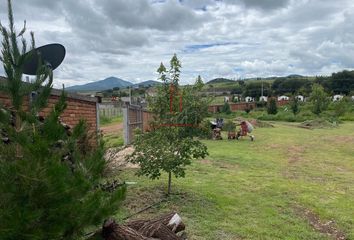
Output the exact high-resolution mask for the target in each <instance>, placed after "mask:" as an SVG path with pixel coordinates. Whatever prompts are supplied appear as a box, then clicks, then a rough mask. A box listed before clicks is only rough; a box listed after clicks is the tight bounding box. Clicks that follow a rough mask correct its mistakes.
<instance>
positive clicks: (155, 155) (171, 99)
mask: <svg viewBox="0 0 354 240" xmlns="http://www.w3.org/2000/svg"><path fill="white" fill-rule="evenodd" d="M170 64H171V66H170V68H169V70H168V71H167V69H166V67H165V66H164V65H163V64H162V63H161V64H160V67H159V68H158V70H157V72H158V73H159V75H160V77H159V79H160V80H161V81H163V84H162V86H160V87H158V91H157V95H156V96H155V97H154V98H151V99H149V108H150V110H151V111H152V112H153V113H154V116H155V119H154V122H152V124H151V125H152V128H153V131H150V132H146V133H141V132H140V133H139V134H138V135H137V136H136V138H135V141H134V147H135V150H134V152H133V154H132V155H131V156H129V157H128V160H129V161H131V162H133V163H138V164H139V165H140V169H139V171H138V174H139V175H145V176H148V177H149V178H151V179H158V178H159V177H161V174H162V172H166V173H167V174H168V188H167V193H168V194H170V193H171V180H172V175H174V176H175V177H184V176H185V167H186V166H187V165H189V164H191V160H192V159H194V158H201V157H205V156H206V155H207V148H206V146H205V145H204V144H203V143H202V142H200V141H199V140H197V139H196V138H195V137H196V136H199V134H203V132H202V130H201V129H200V128H199V127H198V126H199V124H200V123H201V122H202V120H203V119H204V117H205V116H206V114H207V113H208V102H207V100H204V99H202V98H201V97H200V95H199V93H200V90H201V88H202V86H201V85H199V84H195V85H193V86H184V87H183V88H181V87H180V86H179V84H178V83H179V75H180V68H181V63H180V61H179V60H178V58H177V56H176V55H174V56H173V57H172V59H171V61H170Z"/></svg>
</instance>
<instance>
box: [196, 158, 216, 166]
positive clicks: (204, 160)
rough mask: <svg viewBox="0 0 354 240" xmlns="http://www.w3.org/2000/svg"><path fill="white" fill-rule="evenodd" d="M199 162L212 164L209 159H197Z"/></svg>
mask: <svg viewBox="0 0 354 240" xmlns="http://www.w3.org/2000/svg"><path fill="white" fill-rule="evenodd" d="M199 162H200V163H201V164H206V165H212V164H213V163H212V161H210V160H209V159H202V160H200V161H199Z"/></svg>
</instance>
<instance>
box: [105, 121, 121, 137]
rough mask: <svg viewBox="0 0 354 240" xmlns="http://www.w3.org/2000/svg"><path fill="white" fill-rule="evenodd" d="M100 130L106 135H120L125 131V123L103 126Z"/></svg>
mask: <svg viewBox="0 0 354 240" xmlns="http://www.w3.org/2000/svg"><path fill="white" fill-rule="evenodd" d="M100 130H101V131H102V134H104V135H107V134H112V133H120V132H121V131H122V130H123V123H115V124H109V125H106V126H102V127H100Z"/></svg>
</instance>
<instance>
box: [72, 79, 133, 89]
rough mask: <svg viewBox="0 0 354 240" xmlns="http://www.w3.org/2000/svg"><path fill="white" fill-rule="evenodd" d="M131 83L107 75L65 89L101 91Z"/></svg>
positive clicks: (130, 84)
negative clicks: (103, 77)
mask: <svg viewBox="0 0 354 240" xmlns="http://www.w3.org/2000/svg"><path fill="white" fill-rule="evenodd" d="M132 85H133V83H131V82H128V81H125V80H123V79H120V78H116V77H109V78H106V79H104V80H100V81H96V82H91V83H87V84H84V85H76V86H72V87H68V88H66V90H67V91H71V92H74V91H102V90H107V89H112V88H115V87H119V88H125V87H129V86H132Z"/></svg>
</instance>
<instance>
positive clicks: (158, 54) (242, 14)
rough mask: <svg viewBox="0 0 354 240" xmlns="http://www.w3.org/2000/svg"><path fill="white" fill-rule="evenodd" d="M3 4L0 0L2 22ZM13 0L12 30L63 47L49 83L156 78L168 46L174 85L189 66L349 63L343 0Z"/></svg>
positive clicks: (332, 66) (189, 76) (331, 66)
mask: <svg viewBox="0 0 354 240" xmlns="http://www.w3.org/2000/svg"><path fill="white" fill-rule="evenodd" d="M6 2H7V1H6V0H0V19H1V21H2V22H3V23H6V22H7V16H6ZM13 5H14V13H15V19H16V20H17V21H16V24H17V26H18V28H21V27H22V21H23V20H24V19H27V28H28V30H29V31H31V30H33V31H34V32H35V35H36V41H37V45H38V46H40V45H43V44H47V43H51V42H59V43H62V44H63V45H64V46H65V47H66V49H67V56H66V59H65V60H64V62H63V64H62V65H61V66H60V67H59V68H58V69H57V70H56V71H55V84H56V86H60V85H61V83H65V85H67V86H69V85H74V84H82V83H85V82H89V81H94V80H98V79H103V78H105V77H107V76H112V75H113V76H117V77H121V78H124V79H127V80H131V81H143V80H146V79H156V76H157V75H156V68H157V67H158V65H159V63H160V62H161V61H163V62H165V63H167V65H168V61H169V59H170V58H171V56H172V55H173V53H177V54H178V56H179V58H180V59H181V61H182V64H183V68H182V75H181V76H182V78H183V80H182V82H184V83H188V82H193V81H194V80H195V77H196V76H197V75H199V74H200V75H201V76H202V77H203V78H204V79H211V78H214V77H230V78H239V77H241V78H244V77H255V76H261V77H266V76H274V75H277V76H282V75H288V74H293V73H298V74H304V75H315V74H330V73H331V72H333V71H338V70H342V69H344V68H347V69H353V67H354V60H353V59H354V58H353V57H352V56H353V55H354V45H353V43H354V32H353V31H352V26H353V23H354V5H353V4H352V0H337V1H332V0H258V1H256V0H223V1H221V0H218V1H216V0H183V1H181V0H180V1H178V0H166V1H162V0H134V1H123V0H77V1H73V0H61V1H48V0H26V1H18V0H13ZM27 36H28V35H27ZM230 43H232V44H230ZM203 46H204V47H203ZM205 46H207V47H205ZM191 49H192V50H191ZM0 74H3V70H2V69H0Z"/></svg>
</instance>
